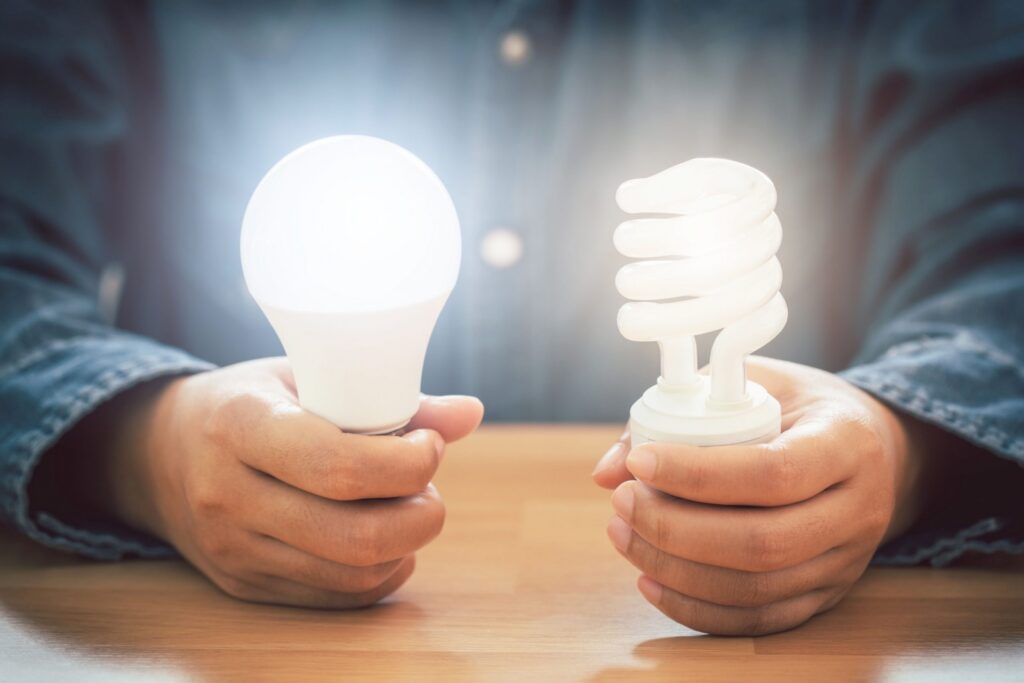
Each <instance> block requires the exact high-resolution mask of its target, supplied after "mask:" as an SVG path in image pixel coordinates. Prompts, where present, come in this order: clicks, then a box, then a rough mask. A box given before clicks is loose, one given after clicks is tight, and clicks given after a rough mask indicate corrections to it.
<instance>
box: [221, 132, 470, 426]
mask: <svg viewBox="0 0 1024 683" xmlns="http://www.w3.org/2000/svg"><path fill="white" fill-rule="evenodd" d="M241 251H242V269H243V271H244V273H245V281H246V284H247V285H248V287H249V291H250V292H251V293H252V295H253V297H254V298H255V299H256V301H257V303H258V304H259V305H260V308H261V309H262V310H263V312H264V313H265V314H266V316H267V319H268V320H269V321H270V324H271V325H272V326H273V327H274V330H275V331H276V332H277V335H278V337H279V338H280V340H281V344H282V345H283V346H284V349H285V353H287V355H288V358H289V360H290V361H291V364H292V369H293V372H294V374H295V383H296V388H297V390H298V394H299V402H300V403H301V405H302V406H303V408H305V409H307V410H309V411H310V412H313V413H316V414H317V415H320V416H321V417H324V418H326V419H328V420H330V421H331V422H333V423H334V424H336V425H338V426H339V427H341V428H342V429H344V430H346V431H351V432H359V433H364V434H375V433H386V432H390V431H394V430H395V429H399V428H401V427H402V426H404V425H405V424H406V423H408V421H409V419H410V418H411V417H412V416H413V414H414V413H415V412H416V410H417V408H418V406H419V392H420V380H421V376H422V372H423V358H424V356H425V354H426V349H427V343H428V341H429V340H430V335H431V332H432V331H433V329H434V324H435V323H436V322H437V316H438V315H439V314H440V312H441V309H442V307H443V306H444V303H445V301H446V300H447V299H448V295H449V294H450V293H451V291H452V288H453V287H454V286H455V280H456V278H457V277H458V272H459V261H460V258H461V240H460V236H459V220H458V216H457V215H456V213H455V206H454V205H453V204H452V200H451V197H450V196H449V195H448V192H447V190H445V187H444V185H443V184H442V183H441V181H440V179H438V177H437V176H436V175H435V174H434V173H433V171H431V170H430V168H428V167H427V165H426V164H425V163H423V162H422V161H421V160H420V159H418V158H417V157H416V156H414V155H413V154H411V153H410V152H408V151H407V150H405V149H403V148H402V147H399V146H398V145H395V144H393V143H390V142H387V141H385V140H381V139H378V138H373V137H366V136H361V135H344V136H338V137H331V138H325V139H322V140H317V141H315V142H311V143H309V144H308V145H305V146H303V147H300V148H299V149H297V150H295V151H294V152H292V153H291V154H289V155H288V156H286V157H285V158H284V159H282V160H281V161H279V162H278V163H277V164H276V165H275V166H274V167H273V168H271V169H270V171H269V172H268V173H267V175H266V176H264V178H263V180H261V181H260V183H259V185H258V186H257V187H256V191H255V192H254V193H253V195H252V198H251V199H250V200H249V205H248V207H247V208H246V210H245V217H244V219H243V221H242V240H241Z"/></svg>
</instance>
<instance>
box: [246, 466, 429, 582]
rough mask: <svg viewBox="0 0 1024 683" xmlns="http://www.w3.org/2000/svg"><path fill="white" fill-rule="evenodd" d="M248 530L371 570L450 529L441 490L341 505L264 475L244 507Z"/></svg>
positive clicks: (408, 552)
mask: <svg viewBox="0 0 1024 683" xmlns="http://www.w3.org/2000/svg"><path fill="white" fill-rule="evenodd" d="M240 514H241V519H242V520H245V524H246V526H247V528H248V529H249V530H251V531H256V532H259V533H262V534H265V535H267V536H271V537H273V538H276V539H278V540H280V541H282V542H283V543H287V544H288V545H290V546H292V547H294V548H297V549H299V550H302V551H305V552H307V553H310V554H312V555H316V556H317V557H321V558H323V559H325V560H330V561H332V562H338V563H341V564H347V565H352V566H356V567H369V566H371V565H375V564H380V563H382V562H388V561H390V560H395V559H398V558H401V557H405V556H407V555H412V554H413V553H414V552H415V551H417V550H419V549H420V548H422V547H423V546H424V545H426V544H427V543H429V542H430V541H432V540H433V539H434V538H435V537H437V535H438V534H439V533H440V532H441V528H442V527H443V526H444V517H445V510H444V504H443V503H442V502H441V497H440V496H439V495H438V493H437V489H435V488H434V487H433V486H428V487H427V489H426V490H424V491H422V492H421V493H417V494H415V495H413V496H408V497H405V498H396V499H392V500H363V501H356V502H341V501H333V500H327V499H325V498H320V497H318V496H314V495H311V494H309V493H305V492H303V491H299V490H297V489H293V488H290V487H287V486H285V485H283V484H281V483H280V482H277V481H274V480H272V479H269V478H267V477H258V481H257V482H255V483H254V484H253V486H252V489H251V495H247V496H245V499H244V500H243V501H242V504H241V509H240Z"/></svg>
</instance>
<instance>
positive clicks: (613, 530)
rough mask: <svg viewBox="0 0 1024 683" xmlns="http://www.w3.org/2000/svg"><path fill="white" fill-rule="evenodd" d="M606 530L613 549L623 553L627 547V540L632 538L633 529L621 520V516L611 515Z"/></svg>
mask: <svg viewBox="0 0 1024 683" xmlns="http://www.w3.org/2000/svg"><path fill="white" fill-rule="evenodd" d="M607 531H608V538H609V539H611V542H612V545H613V546H615V549H616V550H618V551H619V552H620V553H625V552H626V550H627V549H629V541H630V540H631V539H632V538H633V530H632V529H630V528H629V525H628V524H626V523H625V522H624V521H622V518H621V517H612V521H610V522H608V529H607Z"/></svg>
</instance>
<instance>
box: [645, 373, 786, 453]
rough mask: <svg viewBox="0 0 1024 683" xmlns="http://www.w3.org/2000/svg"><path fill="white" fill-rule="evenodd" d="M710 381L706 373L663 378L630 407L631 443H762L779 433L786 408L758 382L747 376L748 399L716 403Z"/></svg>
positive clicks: (701, 444)
mask: <svg viewBox="0 0 1024 683" xmlns="http://www.w3.org/2000/svg"><path fill="white" fill-rule="evenodd" d="M710 385H711V382H710V380H709V378H708V377H707V376H705V375H698V376H697V377H696V381H695V382H694V383H693V384H689V385H686V386H672V385H669V384H668V383H666V382H664V381H663V380H662V379H661V378H659V379H658V384H656V385H655V386H653V387H651V388H649V389H648V390H647V391H645V392H644V394H643V396H641V397H640V398H639V399H638V400H637V402H636V403H634V404H633V407H632V408H631V409H630V411H629V429H630V438H631V440H632V447H634V448H635V447H636V446H639V445H640V444H644V443H651V442H667V443H683V444H689V445H691V446H725V445H729V444H741V443H760V442H766V441H770V440H772V439H774V438H775V437H776V436H778V435H779V434H780V433H781V431H782V409H781V407H780V406H779V402H778V401H776V400H775V398H774V397H772V395H771V394H769V393H768V392H767V391H766V390H765V388H764V387H762V386H761V385H760V384H758V383H756V382H750V381H748V382H747V383H746V388H747V391H746V394H747V395H746V398H745V399H744V400H742V401H740V402H737V403H730V404H717V405H716V404H715V402H714V401H711V400H709V396H710V393H709V392H710Z"/></svg>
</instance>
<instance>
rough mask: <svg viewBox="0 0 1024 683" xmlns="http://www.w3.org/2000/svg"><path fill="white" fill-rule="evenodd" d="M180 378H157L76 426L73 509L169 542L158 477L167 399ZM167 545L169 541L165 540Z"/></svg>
mask: <svg viewBox="0 0 1024 683" xmlns="http://www.w3.org/2000/svg"><path fill="white" fill-rule="evenodd" d="M181 381H182V378H180V377H167V378H159V379H156V380H153V381H150V382H146V383H145V384H142V385H139V386H136V387H133V388H131V389H129V390H127V391H125V392H123V393H122V394H120V395H118V396H116V397H114V398H113V399H111V401H110V402H109V403H107V404H105V405H103V406H101V407H100V408H98V409H97V410H96V411H95V412H94V413H93V414H91V415H89V416H88V417H87V418H86V419H85V420H83V421H82V423H81V425H80V426H79V427H76V430H75V434H74V439H73V441H74V443H75V444H76V448H75V450H76V451H77V452H76V453H74V457H67V458H65V460H66V463H67V465H66V467H67V471H68V474H69V476H68V479H69V481H71V482H73V486H72V488H71V490H70V491H69V495H70V497H71V498H72V499H73V500H74V501H75V505H76V506H78V507H80V508H81V509H83V510H86V511H88V514H91V515H93V516H95V517H99V518H104V519H110V520H114V521H117V522H119V523H122V524H125V525H127V526H129V527H132V528H134V529H137V530H139V531H143V532H145V533H148V534H151V535H153V536H157V537H160V538H165V534H164V533H163V525H162V524H161V523H160V519H159V514H158V508H157V497H158V491H157V490H156V477H154V466H153V465H154V463H155V462H156V461H157V458H158V452H157V448H158V446H159V444H160V443H161V442H162V441H165V440H166V437H164V436H163V434H162V433H163V431H164V429H165V426H166V424H165V421H166V415H167V413H168V412H169V404H170V401H169V400H168V399H169V398H170V397H171V396H173V393H174V391H175V390H176V387H177V385H178V384H179V383H180V382H181ZM165 540H166V538H165Z"/></svg>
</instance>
